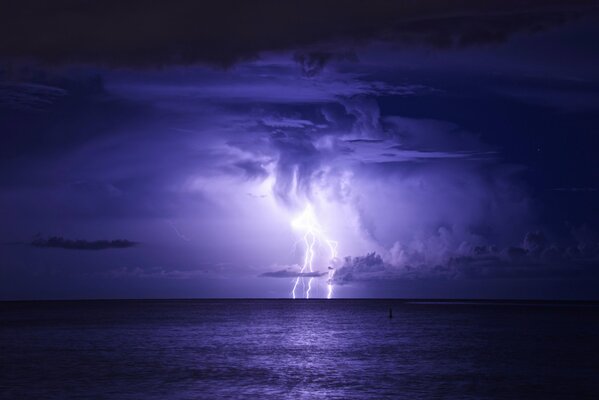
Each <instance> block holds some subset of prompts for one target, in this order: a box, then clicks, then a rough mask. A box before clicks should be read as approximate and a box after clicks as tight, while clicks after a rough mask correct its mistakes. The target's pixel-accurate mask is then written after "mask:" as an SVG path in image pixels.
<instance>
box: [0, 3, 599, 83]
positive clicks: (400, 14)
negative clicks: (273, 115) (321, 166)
mask: <svg viewBox="0 0 599 400" xmlns="http://www.w3.org/2000/svg"><path fill="white" fill-rule="evenodd" d="M596 4H597V2H596V1H595V0H575V1H573V0H570V1H565V0H532V1H527V2H526V3H522V2H520V1H515V0H510V1H505V0H504V1H500V0H487V1H477V0H463V1H460V2H447V1H444V0H422V1H410V2H407V1H386V0H373V1H370V2H368V4H367V5H366V4H365V3H364V2H362V1H343V2H341V1H337V0H318V1H316V0H309V1H284V2H281V1H278V0H261V1H259V2H246V1H239V0H221V1H218V2H210V3H207V2H197V1H192V0H184V1H179V2H177V3H176V4H173V3H172V2H168V1H157V2H146V1H141V0H128V1H116V0H113V1H104V2H94V1H86V2H81V1H77V0H58V1H52V2H46V1H42V0H21V1H5V2H3V3H2V6H1V9H0V36H1V37H2V38H3V40H2V42H0V58H4V59H7V60H16V59H27V60H30V59H35V60H41V61H44V62H49V63H60V64H64V63H80V62H83V63H91V64H107V65H121V66H122V65H127V66H136V65H138V66H139V65H142V66H163V65H169V64H190V63H198V62H201V63H209V64H217V65H231V64H233V63H235V62H237V61H239V60H243V59H249V58H253V57H256V55H257V54H258V53H259V52H261V51H265V50H287V49H293V48H302V47H307V46H311V45H314V44H318V43H322V42H331V41H339V40H341V41H345V42H346V43H349V42H356V41H358V42H359V41H361V40H367V39H370V38H373V37H376V38H380V37H385V38H387V39H392V40H401V41H403V42H416V43H426V44H432V45H435V46H454V45H471V44H480V43H494V42H499V41H502V40H505V38H507V37H508V36H510V35H511V34H513V33H516V32H534V31H538V30H541V29H545V28H547V27H549V26H552V25H555V24H559V23H562V22H564V21H566V20H567V19H568V18H570V17H572V16H576V15H579V14H581V13H583V12H588V10H589V9H591V8H592V7H594V6H596ZM327 58H328V56H327V55H326V54H324V53H323V54H320V55H318V56H312V57H304V58H303V61H301V63H302V65H304V66H305V67H306V68H305V70H306V72H307V73H308V74H313V73H317V72H318V71H319V70H320V69H321V68H322V66H323V65H324V64H325V63H326V61H327Z"/></svg>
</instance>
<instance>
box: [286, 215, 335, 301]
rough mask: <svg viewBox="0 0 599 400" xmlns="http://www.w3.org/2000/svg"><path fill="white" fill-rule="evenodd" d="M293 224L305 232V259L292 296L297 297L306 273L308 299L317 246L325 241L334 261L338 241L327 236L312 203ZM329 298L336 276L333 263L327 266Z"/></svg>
mask: <svg viewBox="0 0 599 400" xmlns="http://www.w3.org/2000/svg"><path fill="white" fill-rule="evenodd" d="M291 226H292V227H293V228H294V229H296V230H299V231H301V232H303V236H302V237H303V242H304V261H303V264H302V268H301V269H300V273H299V275H298V276H297V278H295V282H294V284H293V290H292V291H291V295H292V297H293V298H294V299H295V298H296V290H297V287H298V285H299V282H300V280H301V281H302V284H304V278H305V275H304V274H306V275H308V277H309V279H308V289H307V290H306V299H309V298H310V292H311V291H312V282H313V280H314V277H315V274H314V272H315V271H314V267H315V265H314V257H315V254H316V250H317V249H316V246H317V245H318V244H319V243H325V244H326V245H327V247H328V248H329V252H330V260H329V261H331V262H332V261H334V260H335V258H336V257H337V244H338V243H337V242H336V241H334V240H330V239H328V238H327V237H326V235H325V231H324V230H323V229H322V227H321V225H320V223H319V222H318V219H317V217H316V214H315V213H314V209H313V207H312V206H311V205H308V206H307V207H306V208H305V210H304V212H303V213H302V214H300V215H299V216H298V217H297V218H295V219H294V220H293V221H292V222H291ZM327 269H328V272H327V298H328V299H330V298H331V297H332V296H333V277H334V276H335V269H334V267H333V266H332V265H328V266H327Z"/></svg>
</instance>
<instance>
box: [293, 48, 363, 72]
mask: <svg viewBox="0 0 599 400" xmlns="http://www.w3.org/2000/svg"><path fill="white" fill-rule="evenodd" d="M293 59H294V60H295V62H297V63H298V64H299V65H300V67H301V68H302V74H303V75H304V76H305V77H308V78H311V77H314V76H316V75H318V74H319V73H320V72H321V71H322V70H323V69H324V67H325V66H326V65H327V64H328V63H329V62H331V61H333V60H335V61H344V60H348V61H354V62H355V61H357V60H358V57H357V55H356V54H355V53H352V52H346V53H334V52H330V51H308V52H297V53H295V55H294V56H293Z"/></svg>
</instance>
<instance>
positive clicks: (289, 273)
mask: <svg viewBox="0 0 599 400" xmlns="http://www.w3.org/2000/svg"><path fill="white" fill-rule="evenodd" d="M326 274H327V273H326V272H318V271H314V272H297V271H293V270H291V269H289V268H287V269H280V270H278V271H273V272H265V273H263V274H260V276H261V277H264V278H298V277H301V278H318V277H321V276H324V275H326Z"/></svg>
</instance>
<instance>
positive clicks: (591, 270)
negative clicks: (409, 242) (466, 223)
mask: <svg viewBox="0 0 599 400" xmlns="http://www.w3.org/2000/svg"><path fill="white" fill-rule="evenodd" d="M573 236H574V237H575V239H576V240H575V242H574V243H571V244H568V245H560V244H557V243H552V242H549V241H548V239H547V238H546V236H545V234H544V233H543V232H541V231H533V232H528V233H526V235H525V237H524V240H523V242H522V244H520V245H516V246H507V247H506V248H503V249H501V248H499V247H498V246H496V245H470V244H468V243H462V245H461V246H460V248H459V249H457V250H450V249H448V248H438V249H437V252H438V253H439V254H438V255H439V256H440V257H439V258H438V261H436V262H430V261H429V259H430V258H431V256H433V257H434V254H433V255H431V252H432V250H431V249H427V250H426V251H424V252H418V251H413V252H411V253H410V252H409V251H404V256H403V257H395V259H394V257H393V255H392V257H391V258H390V259H388V260H386V259H384V258H383V257H382V256H381V255H380V254H377V253H374V252H372V253H369V254H367V255H365V256H357V257H346V258H345V259H344V262H343V265H342V266H341V267H340V268H339V269H338V270H337V271H336V273H335V277H334V280H335V283H337V284H340V285H343V284H349V283H353V282H364V281H378V280H384V279H390V280H394V279H395V280H397V279H423V278H424V279H431V278H433V279H435V278H436V279H438V278H442V279H464V278H466V279H487V278H492V279H496V278H504V279H505V278H510V279H530V278H533V279H539V278H545V279H547V278H557V279H569V278H570V279H571V278H585V277H587V278H588V277H595V278H596V277H598V276H599V240H597V238H596V235H593V234H592V233H591V231H589V230H588V229H587V228H580V229H578V230H575V231H573ZM416 247H419V248H423V247H424V245H423V244H419V245H417V246H416Z"/></svg>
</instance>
